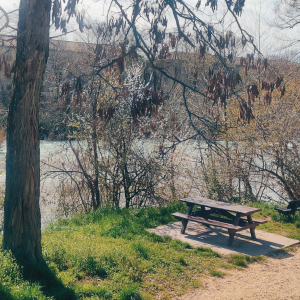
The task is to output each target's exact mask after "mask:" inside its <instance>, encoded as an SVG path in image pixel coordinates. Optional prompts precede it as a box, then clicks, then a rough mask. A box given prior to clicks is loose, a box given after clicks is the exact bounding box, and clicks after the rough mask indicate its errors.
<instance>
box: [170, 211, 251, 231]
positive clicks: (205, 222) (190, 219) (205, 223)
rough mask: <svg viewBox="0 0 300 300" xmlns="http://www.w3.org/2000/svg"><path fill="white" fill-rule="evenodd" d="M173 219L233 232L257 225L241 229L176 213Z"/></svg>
mask: <svg viewBox="0 0 300 300" xmlns="http://www.w3.org/2000/svg"><path fill="white" fill-rule="evenodd" d="M172 216H173V217H175V218H176V219H179V220H182V219H183V220H188V221H192V222H196V223H201V224H204V225H212V226H216V227H222V228H226V229H231V230H234V231H240V230H243V229H244V228H245V229H247V228H250V227H253V226H254V227H255V224H251V226H250V227H248V225H247V226H244V227H241V226H237V225H232V224H228V223H224V222H220V221H215V220H211V219H204V218H201V217H194V216H188V215H185V214H182V213H178V212H177V213H174V214H172Z"/></svg>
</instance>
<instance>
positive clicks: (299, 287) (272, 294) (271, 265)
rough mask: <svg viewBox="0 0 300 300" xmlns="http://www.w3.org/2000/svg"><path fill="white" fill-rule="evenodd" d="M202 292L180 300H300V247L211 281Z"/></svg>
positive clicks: (200, 290)
mask: <svg viewBox="0 0 300 300" xmlns="http://www.w3.org/2000/svg"><path fill="white" fill-rule="evenodd" d="M204 285H205V289H198V290H194V291H191V292H189V293H188V294H185V295H184V296H182V297H180V298H177V300H201V299H205V300H210V299H214V300H227V299H228V300H241V299H252V300H253V299H259V300H260V299H268V300H291V299H293V300H299V299H300V247H299V246H298V247H297V248H295V249H294V250H293V251H290V252H289V253H284V252H281V253H279V254H277V255H275V254H274V255H273V256H270V257H268V258H267V259H266V260H264V261H260V262H258V263H254V264H252V265H250V266H249V267H247V268H246V269H243V270H238V271H231V274H230V275H226V276H225V277H224V278H207V280H206V281H204Z"/></svg>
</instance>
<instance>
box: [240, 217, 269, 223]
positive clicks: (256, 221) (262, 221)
mask: <svg viewBox="0 0 300 300" xmlns="http://www.w3.org/2000/svg"><path fill="white" fill-rule="evenodd" d="M241 220H243V221H246V220H247V217H241ZM252 222H253V223H259V224H265V223H267V222H268V220H262V219H255V218H252Z"/></svg>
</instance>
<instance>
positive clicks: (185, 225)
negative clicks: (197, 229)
mask: <svg viewBox="0 0 300 300" xmlns="http://www.w3.org/2000/svg"><path fill="white" fill-rule="evenodd" d="M181 223H182V227H181V231H180V232H181V233H182V234H184V233H185V230H186V227H187V223H188V220H184V219H182V220H181Z"/></svg>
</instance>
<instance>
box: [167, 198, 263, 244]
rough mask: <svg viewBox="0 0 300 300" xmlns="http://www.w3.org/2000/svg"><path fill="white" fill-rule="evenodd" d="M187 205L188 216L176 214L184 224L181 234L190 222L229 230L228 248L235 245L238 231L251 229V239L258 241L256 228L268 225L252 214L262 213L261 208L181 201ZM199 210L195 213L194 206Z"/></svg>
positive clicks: (189, 199)
mask: <svg viewBox="0 0 300 300" xmlns="http://www.w3.org/2000/svg"><path fill="white" fill-rule="evenodd" d="M180 201H182V202H185V203H186V204H187V207H188V209H187V214H182V213H178V212H177V213H174V214H172V215H173V216H174V217H175V218H176V219H178V220H180V221H181V222H182V228H181V233H182V234H184V233H185V230H186V227H187V224H188V222H189V221H192V222H197V223H201V224H203V225H205V226H207V227H209V228H210V226H215V227H221V228H225V229H228V233H229V240H228V244H227V245H228V246H231V245H232V243H233V239H234V235H235V233H236V232H238V231H242V230H245V229H250V233H251V238H252V239H256V235H255V227H256V226H258V225H259V224H263V223H266V222H267V221H266V220H260V219H254V218H252V214H253V213H255V212H258V211H260V210H261V209H260V208H255V207H247V206H242V205H235V204H231V203H227V202H221V201H216V200H211V199H206V198H203V197H191V198H184V199H180ZM195 205H196V206H197V210H196V211H193V208H194V206H195Z"/></svg>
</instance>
